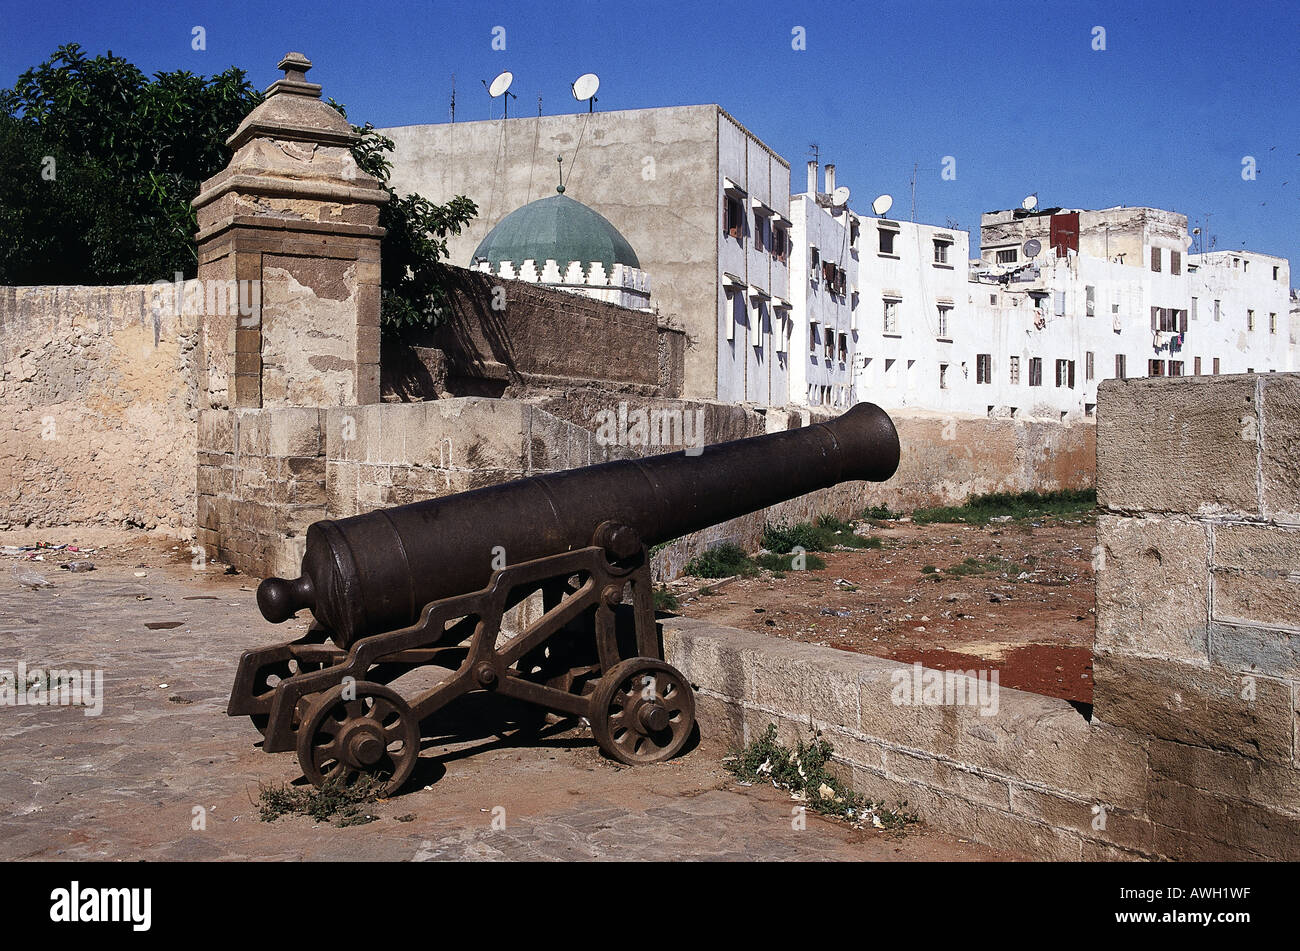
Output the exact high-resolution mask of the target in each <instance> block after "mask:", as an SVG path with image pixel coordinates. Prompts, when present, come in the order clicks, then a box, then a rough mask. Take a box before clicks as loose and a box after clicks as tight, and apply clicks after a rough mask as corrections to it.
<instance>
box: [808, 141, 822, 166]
mask: <svg viewBox="0 0 1300 951" xmlns="http://www.w3.org/2000/svg"><path fill="white" fill-rule="evenodd" d="M808 154H809V155H811V156H812V157H813V161H814V162H816V163H817V164H818V165H820V164H821V163H822V150H821V146H820V145H818V144H817V143H816V142H810V143H808Z"/></svg>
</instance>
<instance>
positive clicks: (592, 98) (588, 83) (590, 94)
mask: <svg viewBox="0 0 1300 951" xmlns="http://www.w3.org/2000/svg"><path fill="white" fill-rule="evenodd" d="M570 88H571V89H572V90H573V98H574V99H576V100H578V102H583V101H585V102H586V103H587V111H588V112H593V111H594V110H595V104H596V90H597V89H599V88H600V77H599V76H597V75H596V74H595V73H583V74H582V75H581V76H579V77H578V78H577V79H575V80H574V81H573V85H572V86H570Z"/></svg>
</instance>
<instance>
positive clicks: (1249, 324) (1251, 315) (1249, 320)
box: [1246, 310, 1255, 330]
mask: <svg viewBox="0 0 1300 951" xmlns="http://www.w3.org/2000/svg"><path fill="white" fill-rule="evenodd" d="M1246 329H1247V330H1254V329H1255V312H1254V311H1253V310H1248V311H1246Z"/></svg>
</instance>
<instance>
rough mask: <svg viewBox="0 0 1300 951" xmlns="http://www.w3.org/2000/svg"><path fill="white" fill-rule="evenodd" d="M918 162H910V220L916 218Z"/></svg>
mask: <svg viewBox="0 0 1300 951" xmlns="http://www.w3.org/2000/svg"><path fill="white" fill-rule="evenodd" d="M920 165H921V163H920V162H913V163H912V220H913V221H915V220H916V170H917V169H918V168H920Z"/></svg>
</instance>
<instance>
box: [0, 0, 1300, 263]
mask: <svg viewBox="0 0 1300 951" xmlns="http://www.w3.org/2000/svg"><path fill="white" fill-rule="evenodd" d="M0 10H2V11H3V16H2V18H0V24H2V25H3V29H2V30H0V85H3V86H10V85H12V84H13V81H14V80H15V78H16V77H17V76H18V74H19V73H20V72H22V70H24V69H25V68H27V67H29V66H32V65H35V64H36V63H38V62H40V61H41V60H43V59H44V58H46V57H47V56H48V55H49V54H50V53H51V52H52V51H53V50H54V49H55V47H57V46H58V45H59V44H61V43H66V42H78V43H80V44H81V45H82V46H83V47H84V48H86V49H87V50H88V51H90V52H91V53H100V52H104V51H106V50H109V49H111V50H112V51H113V52H114V53H116V54H118V55H121V56H125V57H127V58H128V59H130V60H131V61H132V62H134V63H136V64H137V65H138V66H140V67H141V68H142V69H144V70H145V71H146V72H153V71H155V70H163V69H189V70H192V71H194V72H201V73H205V74H210V73H214V72H219V71H220V70H222V69H224V68H226V67H227V66H230V65H232V64H233V65H237V66H240V67H242V68H244V69H246V70H247V71H248V73H249V75H250V77H251V79H252V80H253V82H254V83H255V84H256V85H258V86H259V87H262V88H264V87H265V86H267V85H268V84H269V83H270V82H271V81H273V80H274V79H275V78H276V77H277V76H278V75H279V73H278V72H277V71H276V69H275V63H276V62H277V61H278V59H279V57H280V56H281V55H282V54H283V53H284V52H285V51H287V50H290V49H296V50H302V51H303V52H305V53H306V54H307V55H308V56H309V57H310V58H311V59H312V60H313V61H314V62H315V63H316V64H317V66H316V68H315V69H314V70H313V71H312V73H311V78H312V79H314V80H316V81H317V82H320V83H322V84H323V85H324V86H325V93H326V95H330V96H333V97H334V98H335V99H337V100H339V101H340V102H343V103H346V104H347V106H348V109H349V115H350V117H351V118H352V119H353V121H358V122H359V121H366V120H369V121H371V122H373V123H374V124H375V125H377V126H386V125H403V124H409V123H419V122H442V121H446V119H447V115H448V100H449V98H450V93H451V82H452V74H453V73H454V74H455V77H456V90H457V97H456V98H457V112H456V115H457V119H459V120H467V119H482V118H487V117H488V116H489V109H491V108H492V106H491V104H490V103H489V101H488V97H487V93H486V91H485V90H484V88H483V86H482V85H481V80H490V79H491V78H492V77H493V76H494V75H496V74H497V73H498V72H500V71H501V70H503V69H509V70H511V71H513V72H514V74H515V84H514V87H513V89H512V91H513V92H515V93H517V94H518V96H519V98H518V99H517V100H515V101H512V103H511V110H512V113H514V114H517V115H529V114H531V115H536V112H537V96H538V95H539V94H540V95H541V96H542V97H543V99H542V107H543V110H544V112H546V113H556V112H574V111H578V110H579V109H580V108H583V107H580V106H579V104H578V103H576V102H574V100H573V99H572V97H571V95H570V93H569V83H570V82H571V81H572V80H573V79H574V78H576V77H577V76H578V75H579V74H580V73H584V72H588V71H590V72H596V73H598V74H599V75H600V77H601V90H600V98H599V103H598V105H597V108H599V109H603V110H613V109H627V108H640V107H647V106H662V105H682V104H690V103H704V102H717V103H720V104H721V105H722V106H724V107H725V108H726V109H727V110H728V111H730V112H731V113H732V114H733V115H735V116H736V117H737V118H738V119H739V120H740V121H741V122H743V123H744V124H745V125H746V126H748V127H749V128H750V130H751V131H753V132H754V133H755V134H756V135H758V136H759V138H761V139H763V140H764V141H765V142H767V143H768V144H769V145H770V146H772V147H773V148H774V149H776V150H777V151H778V152H780V153H781V154H782V155H784V156H785V157H786V158H787V159H789V161H790V163H791V166H792V172H791V178H792V183H794V185H795V187H796V188H802V183H803V180H804V173H803V165H804V162H805V161H806V160H807V158H808V157H809V156H808V149H809V145H810V144H811V143H813V142H816V143H817V144H818V145H819V146H820V150H821V156H822V159H823V161H832V162H835V163H836V165H837V167H838V176H839V182H840V183H841V184H846V185H848V186H850V188H852V190H853V201H852V202H851V203H852V204H853V205H854V206H855V207H857V208H860V209H863V210H865V209H866V208H867V206H868V205H869V203H870V201H871V198H872V197H874V196H875V195H876V194H879V193H881V192H889V193H891V194H893V195H894V197H895V209H894V211H893V212H892V214H894V215H896V216H900V217H907V216H908V214H909V213H910V201H911V199H910V179H911V177H912V168H913V165H914V164H915V165H919V171H918V173H917V189H916V193H917V218H918V219H919V220H923V221H929V222H935V223H940V224H943V223H946V222H947V221H948V220H949V219H952V220H954V221H955V222H957V223H958V225H959V226H960V227H963V228H966V229H968V230H970V231H972V232H973V233H977V232H978V227H979V214H980V212H981V211H986V210H989V209H993V208H1008V207H1013V206H1014V205H1017V204H1018V203H1019V202H1020V200H1021V198H1023V197H1024V196H1025V195H1027V194H1029V193H1030V192H1037V193H1038V195H1039V201H1040V205H1041V206H1043V207H1050V206H1053V205H1068V206H1075V207H1088V208H1100V207H1106V206H1109V205H1115V204H1128V205H1139V204H1140V205H1154V206H1156V207H1161V208H1170V209H1173V210H1176V211H1181V212H1183V213H1185V214H1187V215H1188V217H1189V218H1191V219H1193V221H1194V223H1196V222H1201V223H1203V221H1201V220H1202V219H1203V218H1204V216H1205V215H1206V214H1209V215H1211V216H1212V217H1211V218H1210V223H1209V224H1210V229H1209V230H1210V231H1211V232H1212V233H1213V234H1215V235H1216V236H1217V239H1218V245H1217V246H1218V247H1220V248H1240V247H1243V246H1244V247H1248V248H1251V249H1253V250H1258V251H1264V252H1268V253H1273V254H1281V255H1285V256H1287V257H1289V258H1291V260H1292V261H1297V260H1300V229H1298V228H1297V224H1300V154H1298V153H1300V69H1297V61H1298V60H1300V56H1298V55H1297V49H1296V42H1297V36H1300V4H1296V3H1293V2H1236V3H1231V4H1226V3H1201V2H1178V3H1166V2H1145V0H1143V2H1138V0H1125V2H1120V3H1064V2H1051V3H1041V2H1040V3H1029V2H1024V0H1022V2H1016V3H1002V2H997V3H993V2H988V3H985V2H978V0H971V2H957V0H951V2H948V0H941V2H925V0H904V2H898V0H895V2H867V3H815V2H805V3H789V2H786V3H769V2H764V0H749V2H738V3H718V4H710V3H704V2H695V3H679V2H669V3H658V2H633V3H625V2H620V0H604V2H586V0H580V2H565V3H554V2H524V3H513V2H511V3H493V2H483V0H474V2H467V0H458V2H448V0H423V2H421V0H410V2H400V3H382V2H367V3H349V4H331V3H321V2H314V3H313V2H301V0H280V2H266V0H260V2H256V3H253V2H245V0H233V2H232V0H222V2H203V3H147V2H146V3H125V2H111V0H110V2H102V3H89V2H81V3H73V2H64V0H45V2H43V3H41V4H31V3H26V2H24V3H16V2H14V0H0ZM194 26H202V27H203V28H204V30H205V31H206V43H207V49H206V50H204V51H195V50H193V49H191V35H192V29H193V27H194ZM497 26H503V27H505V30H506V49H505V51H496V50H493V49H492V38H493V28H494V27H497ZM796 26H802V27H804V28H805V30H806V38H807V48H806V49H805V50H794V49H792V43H791V40H792V32H791V31H792V30H793V28H794V27H796ZM1097 26H1101V27H1104V29H1105V31H1106V33H1105V44H1106V49H1105V50H1104V51H1097V50H1094V49H1093V48H1092V46H1093V42H1094V35H1093V30H1094V27H1097ZM496 109H497V112H496V113H495V114H498V115H499V105H498V106H497V107H496ZM945 156H951V157H952V158H953V159H955V170H956V178H955V179H954V180H951V181H945V180H943V179H942V178H941V174H940V173H941V170H942V168H943V162H944V158H945ZM1246 156H1253V157H1254V159H1255V161H1256V163H1257V177H1256V178H1255V180H1253V181H1245V180H1243V178H1242V161H1243V158H1244V157H1246Z"/></svg>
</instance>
